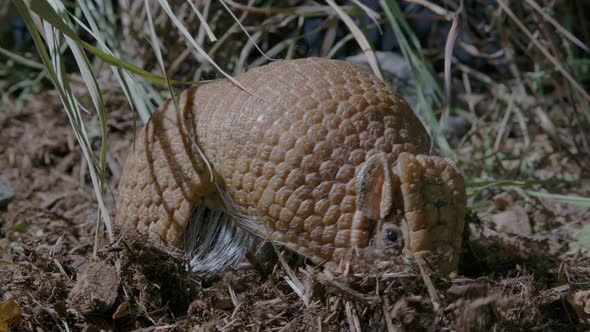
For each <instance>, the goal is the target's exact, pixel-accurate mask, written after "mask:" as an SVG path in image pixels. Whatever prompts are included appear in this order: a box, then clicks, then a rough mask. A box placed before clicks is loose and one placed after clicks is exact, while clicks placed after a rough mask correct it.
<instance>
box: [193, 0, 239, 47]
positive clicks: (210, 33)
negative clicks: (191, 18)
mask: <svg viewBox="0 0 590 332" xmlns="http://www.w3.org/2000/svg"><path fill="white" fill-rule="evenodd" d="M187 2H188V4H189V5H190V6H191V8H192V9H193V12H194V13H195V15H197V17H198V18H199V21H200V22H201V26H202V27H203V28H204V29H205V31H206V32H207V36H208V37H209V40H210V41H212V42H215V41H217V37H215V34H214V33H213V30H211V27H210V26H209V24H207V20H205V18H204V17H203V14H201V11H199V9H197V7H196V6H195V4H194V3H193V2H192V1H187ZM221 3H223V1H221ZM224 5H225V4H224ZM232 15H233V14H232Z"/></svg>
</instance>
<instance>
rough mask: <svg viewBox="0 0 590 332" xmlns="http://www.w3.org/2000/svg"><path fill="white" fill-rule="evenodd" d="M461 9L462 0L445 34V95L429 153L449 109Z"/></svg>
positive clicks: (432, 148)
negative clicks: (452, 65)
mask: <svg viewBox="0 0 590 332" xmlns="http://www.w3.org/2000/svg"><path fill="white" fill-rule="evenodd" d="M462 11H463V0H461V4H460V5H459V8H458V9H457V11H456V12H455V13H454V14H453V15H454V17H453V23H452V24H451V28H450V29H449V34H448V36H447V41H446V43H445V69H444V76H445V95H444V107H443V113H442V114H441V116H440V119H439V121H438V127H437V129H436V131H435V135H434V139H433V140H432V145H431V146H430V153H432V151H433V150H434V144H435V142H436V141H437V140H438V139H437V138H438V135H440V133H441V131H442V130H441V129H442V128H443V127H444V125H445V122H446V120H447V117H448V115H449V112H450V110H451V63H452V61H453V49H454V48H455V41H456V40H457V35H458V34H459V31H458V27H459V16H460V15H461V12H462Z"/></svg>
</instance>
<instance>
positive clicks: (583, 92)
mask: <svg viewBox="0 0 590 332" xmlns="http://www.w3.org/2000/svg"><path fill="white" fill-rule="evenodd" d="M498 4H499V5H500V7H502V10H504V11H505V12H506V14H508V16H509V17H510V19H511V20H512V21H514V23H515V24H516V26H518V28H519V29H520V30H521V31H522V32H524V33H525V34H526V35H527V37H528V38H529V39H530V40H531V42H532V43H533V45H535V47H536V48H537V49H539V51H541V53H543V55H544V56H545V57H546V58H547V60H549V62H551V63H552V64H553V65H554V66H555V67H556V68H557V70H558V71H559V72H560V73H561V74H562V75H563V76H564V77H565V78H566V79H567V80H568V82H570V84H571V85H572V86H573V87H574V89H575V90H576V91H577V92H579V93H580V94H581V95H582V97H583V98H584V99H586V101H588V102H590V95H589V94H588V92H586V90H584V88H583V87H582V86H581V85H580V83H578V82H577V81H576V80H575V79H574V78H573V77H572V75H571V74H570V73H569V72H568V71H567V70H565V68H564V67H563V65H562V64H561V63H560V62H559V61H557V59H556V58H555V57H554V56H552V55H551V53H549V51H548V50H547V48H545V46H543V45H542V44H541V43H540V42H539V40H537V38H536V37H535V36H534V35H533V34H532V33H531V32H530V31H529V30H528V29H527V27H526V26H525V25H524V24H523V23H522V21H521V20H519V19H518V17H516V15H515V14H514V12H513V11H512V10H511V9H510V8H509V7H508V6H507V5H506V3H505V2H504V0H498ZM589 112H590V111H589V110H586V113H589ZM587 116H590V115H589V114H587Z"/></svg>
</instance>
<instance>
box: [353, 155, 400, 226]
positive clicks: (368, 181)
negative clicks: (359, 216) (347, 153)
mask: <svg viewBox="0 0 590 332" xmlns="http://www.w3.org/2000/svg"><path fill="white" fill-rule="evenodd" d="M356 205H357V208H358V209H360V210H361V211H362V212H363V213H364V214H365V217H367V218H369V219H373V220H378V219H383V218H385V217H386V216H387V215H388V214H389V212H390V211H391V208H392V205H393V184H392V176H391V167H390V166H389V165H388V163H387V157H386V156H385V154H384V153H377V154H375V155H373V156H371V157H370V158H369V160H367V161H366V162H365V163H364V165H362V166H361V169H360V171H359V172H358V174H357V178H356Z"/></svg>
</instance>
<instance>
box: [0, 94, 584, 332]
mask: <svg viewBox="0 0 590 332" xmlns="http://www.w3.org/2000/svg"><path fill="white" fill-rule="evenodd" d="M29 103H30V104H29V107H28V108H27V109H23V110H19V111H10V110H9V111H8V112H5V113H0V141H4V142H6V141H9V142H12V143H13V144H11V145H10V146H5V145H0V154H2V156H7V158H0V171H1V172H2V175H4V176H6V177H7V178H8V180H9V181H10V183H11V184H12V186H13V187H14V189H15V192H16V194H17V195H16V197H15V199H14V201H13V202H11V203H10V204H9V205H8V208H7V210H6V211H0V248H1V255H0V305H1V306H7V308H8V309H0V318H1V320H0V327H1V326H2V325H1V324H10V326H12V327H13V329H14V330H18V331H29V330H35V329H37V330H39V331H41V330H42V331H65V330H66V329H69V330H84V331H97V330H100V329H104V330H118V331H127V330H141V331H156V330H158V331H217V330H220V331H435V330H436V331H440V330H455V331H479V330H498V331H499V330H511V331H512V330H522V331H524V330H527V331H529V330H544V331H552V330H561V331H565V330H567V331H570V330H582V328H583V327H582V326H583V325H582V324H583V322H582V320H586V321H587V320H588V318H587V317H588V316H585V314H588V312H589V311H588V308H589V303H590V302H589V300H588V298H589V296H588V291H587V289H588V280H590V259H588V258H587V257H585V256H582V255H579V254H577V253H575V252H568V250H569V248H568V246H567V243H568V241H570V240H571V239H570V238H568V235H567V233H566V232H565V231H564V228H563V227H562V226H563V225H567V224H574V223H576V222H578V223H579V222H581V221H580V220H583V218H585V217H587V215H586V213H587V212H584V211H581V212H580V211H573V210H570V209H567V208H563V207H562V206H561V205H559V206H560V207H552V208H551V209H548V210H551V213H549V212H547V211H546V210H544V209H542V208H535V209H532V210H531V209H529V210H525V209H523V206H522V205H520V204H521V203H520V202H521V201H520V200H519V199H516V201H512V198H511V197H504V198H502V200H504V203H505V204H504V203H502V202H500V200H498V204H500V205H502V204H503V205H504V207H503V208H502V209H499V210H500V211H495V212H494V213H495V214H496V218H495V222H492V221H486V220H487V219H491V220H494V218H485V219H484V220H483V221H482V220H480V219H479V217H478V215H484V216H485V213H481V212H478V214H475V213H471V214H470V215H469V218H468V220H467V221H468V224H469V227H468V229H469V231H468V232H466V234H465V240H466V241H465V245H464V248H463V252H462V260H461V265H460V268H459V273H458V275H456V276H455V277H454V278H452V279H450V278H442V277H440V276H436V275H430V274H428V271H420V269H419V268H418V267H410V268H406V266H405V265H404V264H403V262H401V261H400V259H399V258H388V259H385V260H383V257H379V256H378V255H376V256H371V255H368V256H364V257H362V259H361V258H359V259H357V260H356V261H353V262H351V264H350V266H349V267H348V272H347V273H345V274H333V273H330V272H328V271H322V269H321V268H318V267H316V266H313V265H306V264H305V261H302V260H300V259H296V258H294V257H292V259H290V258H289V257H287V261H288V267H289V269H291V270H293V271H294V274H289V273H288V271H287V270H286V268H285V266H284V265H282V264H281V263H280V262H279V260H278V259H277V257H276V255H275V257H272V258H271V259H267V258H265V257H262V256H260V255H258V254H257V253H250V254H249V255H248V257H249V259H248V261H246V262H244V263H243V264H241V265H240V266H238V267H236V268H235V269H229V270H227V271H225V272H224V273H222V274H219V275H216V276H213V277H211V278H206V279H204V278H200V277H198V276H197V275H195V274H193V273H191V272H188V271H187V266H188V263H187V259H186V257H185V256H184V255H183V254H182V252H181V251H179V250H178V249H175V248H168V247H160V246H157V245H153V244H149V243H147V242H145V241H143V240H137V239H133V238H118V241H116V242H115V243H113V244H111V245H103V246H102V247H101V249H100V250H99V251H98V252H97V253H96V255H95V256H94V255H93V253H92V243H93V234H94V230H95V222H96V218H97V216H96V204H95V201H94V197H93V191H92V189H91V186H90V184H89V183H90V182H89V180H88V174H86V166H85V164H84V161H83V160H82V158H81V154H80V152H79V149H78V147H77V146H76V144H75V143H74V142H75V140H74V139H73V136H72V134H71V130H70V128H69V125H68V124H67V122H66V120H65V116H63V114H62V113H61V112H62V111H61V109H60V107H59V106H58V105H57V104H56V102H55V99H53V98H48V97H34V98H31V100H30V102H29ZM40 108H43V109H44V112H36V111H35V110H37V109H40ZM109 118H110V119H111V120H110V121H113V123H111V125H110V128H109V130H110V131H111V134H110V137H109V139H110V140H111V145H110V146H111V147H113V148H112V150H111V151H110V153H111V160H112V162H111V166H110V168H109V172H110V174H109V178H108V180H109V184H110V186H111V187H112V188H115V183H116V182H117V174H118V173H117V166H116V165H120V164H121V162H122V159H123V158H124V156H125V149H126V147H127V146H128V144H129V143H128V142H130V141H131V139H130V137H129V134H128V133H129V132H130V130H129V128H131V123H132V122H131V120H130V116H128V115H125V114H118V113H117V112H114V113H113V114H112V116H110V117H109ZM115 123H116V124H115ZM108 202H109V204H111V206H112V198H111V199H110V200H108ZM548 204H549V203H548ZM502 210H503V211H505V212H506V211H511V212H508V213H507V214H505V215H500V217H498V216H497V214H501V213H502ZM527 211H528V212H527ZM525 215H526V216H527V217H526V218H524V216H525ZM514 220H517V221H518V222H519V223H522V222H526V220H529V221H530V224H529V225H526V224H517V225H513V222H514ZM523 229H525V230H526V232H524V233H525V234H524V235H523V234H518V235H517V234H514V233H517V232H518V233H520V232H521V230H523ZM529 230H530V232H532V234H531V233H529ZM538 234H543V236H537V235H538ZM424 273H426V274H427V276H428V278H426V279H428V280H431V284H430V285H429V284H427V283H425V281H424V280H425V278H424V275H423V274H424ZM0 308H4V307H0ZM3 315H4V316H3ZM5 317H8V318H5ZM579 317H581V319H580V318H579ZM0 330H1V328H0Z"/></svg>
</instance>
